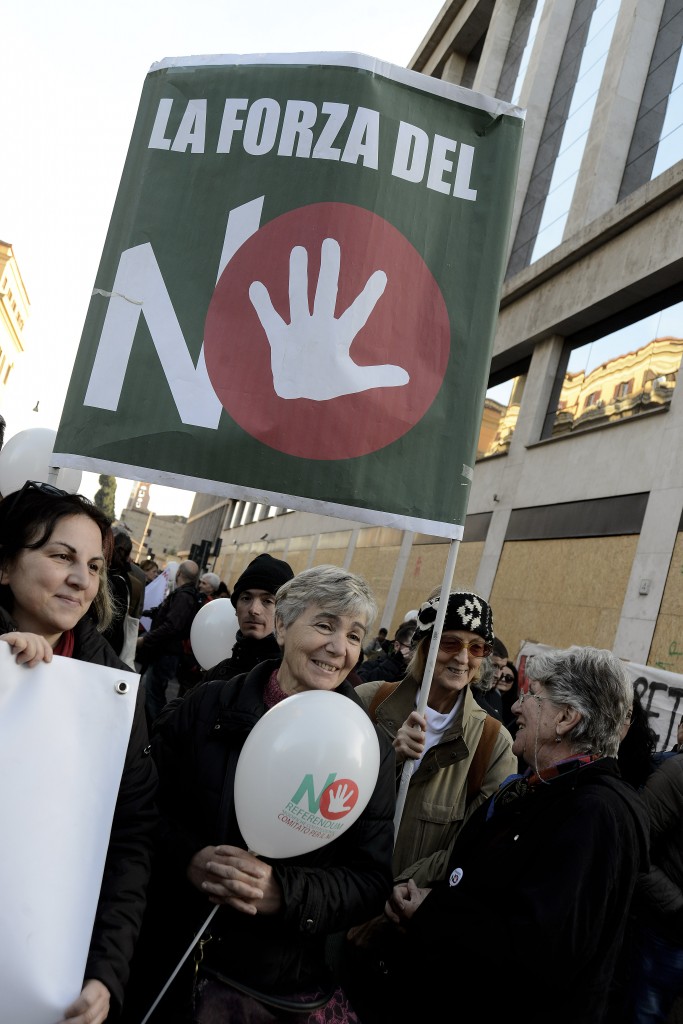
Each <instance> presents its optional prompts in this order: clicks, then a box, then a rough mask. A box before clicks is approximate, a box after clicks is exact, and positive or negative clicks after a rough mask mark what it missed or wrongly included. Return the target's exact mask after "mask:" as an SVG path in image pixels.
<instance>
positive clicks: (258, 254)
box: [204, 203, 450, 460]
mask: <svg viewBox="0 0 683 1024" xmlns="http://www.w3.org/2000/svg"><path fill="white" fill-rule="evenodd" d="M326 239H334V240H335V241H336V243H338V246H339V257H338V258H339V274H338V290H337V292H336V301H335V283H336V275H335V273H334V270H333V269H332V270H331V269H330V267H331V265H332V264H333V262H334V255H333V254H334V242H333V243H331V244H330V243H326V246H325V249H323V242H325V240H326ZM295 247H303V249H304V250H306V253H307V257H308V258H307V263H308V266H307V271H306V266H305V258H304V262H303V263H301V253H299V264H298V267H297V268H294V270H293V273H292V282H291V290H292V296H291V299H292V300H293V304H294V306H295V309H294V315H292V311H291V310H290V255H291V254H292V250H293V249H294V248H295ZM321 254H322V259H321ZM321 263H322V264H323V268H324V270H325V272H324V273H323V280H322V281H321V287H320V292H321V296H319V297H320V298H321V299H322V295H323V293H324V295H326V296H327V298H328V302H327V316H325V315H324V314H325V310H324V309H323V310H321V311H320V315H319V316H317V317H314V318H313V321H311V319H310V316H311V314H312V313H314V312H315V310H314V302H315V299H316V293H317V291H318V285H319V275H320V271H321ZM376 271H382V272H383V273H384V274H385V275H386V286H385V288H384V291H383V293H382V294H380V295H379V297H378V298H377V299H376V301H374V305H373V302H372V301H371V300H369V301H368V302H367V303H366V304H365V310H366V312H367V311H368V310H371V311H370V312H369V315H367V319H366V320H365V323H364V325H362V326H361V323H362V319H363V318H362V317H359V318H357V319H356V322H355V324H353V325H352V326H351V328H350V329H349V330H348V331H347V334H346V336H345V335H344V332H343V328H344V324H343V323H341V324H340V320H341V318H342V315H343V314H344V313H345V312H346V310H348V309H349V307H351V306H352V304H353V303H354V302H355V300H356V299H357V298H358V297H359V296H360V295H361V292H363V289H364V288H365V286H366V284H368V282H369V281H370V279H371V277H372V275H373V274H374V273H375V272H376ZM375 280H376V279H375ZM254 282H261V285H262V286H265V289H267V296H266V297H265V300H264V299H263V295H264V294H265V293H264V290H263V287H261V288H260V292H261V296H262V298H261V302H260V303H259V307H260V312H261V314H262V315H264V314H263V310H264V309H265V310H266V314H267V315H266V316H265V327H264V324H262V322H261V319H260V318H259V314H258V313H257V312H256V307H255V305H254V303H253V302H252V298H251V297H250V288H251V286H252V284H253V283H254ZM306 283H307V289H308V291H307V297H306V296H305V295H304V294H303V293H304V292H305V288H306ZM297 284H298V285H299V287H298V288H297V287H296V286H297ZM256 287H257V288H258V287H259V286H256ZM252 294H253V292H252ZM330 296H331V298H330ZM269 303H270V307H271V309H270V311H269V310H268V306H269ZM322 305H323V306H325V302H324V300H323V301H322ZM362 305H363V300H362V299H360V300H359V302H358V303H357V306H355V307H354V311H355V310H356V309H357V308H358V306H362ZM332 309H333V310H334V321H336V322H333V319H332V313H331V310H332ZM349 315H351V314H349ZM346 319H347V320H348V317H347V318H346ZM295 323H296V329H295V326H294V324H295ZM273 325H275V327H273ZM289 325H291V326H289ZM328 325H329V326H328ZM266 329H268V333H267V331H266ZM278 330H280V331H281V332H282V335H283V337H282V338H281V339H280V340H277V339H276V342H275V344H274V345H273V347H272V353H271V343H270V341H269V335H270V336H273V337H275V335H276V332H277V331H278ZM340 336H341V337H340ZM349 343H350V347H349ZM322 346H324V349H323V348H322ZM204 352H205V358H206V367H207V370H208V373H209V377H210V379H211V383H212V385H213V388H214V390H215V392H216V394H217V395H218V397H219V399H220V401H221V404H222V405H223V407H224V408H225V409H226V410H227V412H228V413H229V414H230V415H231V416H232V418H233V419H234V420H235V421H236V422H237V423H238V424H239V425H240V426H241V427H242V428H243V429H244V430H245V431H246V432H247V433H248V434H251V435H252V436H253V437H255V438H257V439H258V440H259V441H261V442H262V443H263V444H266V445H268V446H269V447H271V448H275V449H277V450H278V451H281V452H285V453H287V454H289V455H295V456H298V457H300V458H306V459H330V460H331V459H348V458H354V457H356V456H359V455H367V454H368V453H369V452H373V451H377V450H378V449H380V448H383V447H385V445H387V444H390V443H391V442H392V441H395V440H396V439H397V438H399V437H401V436H402V435H403V434H405V433H407V431H409V430H410V429H411V428H412V427H413V426H414V425H415V424H416V423H417V422H418V421H419V420H420V419H421V418H422V417H423V416H424V414H425V413H426V411H427V410H428V409H429V407H430V405H431V404H432V402H433V401H434V398H435V397H436V395H437V393H438V391H439V389H440V387H441V384H442V381H443V377H444V374H445V372H446V366H447V364H448V356H449V352H450V322H449V319H448V312H447V310H446V304H445V302H444V299H443V296H442V294H441V291H440V289H439V287H438V285H437V283H436V281H435V280H434V277H433V275H432V273H431V271H430V270H429V268H428V267H427V265H426V263H425V262H424V260H423V259H422V257H421V256H420V254H419V253H418V252H417V250H416V249H415V248H414V247H413V246H412V245H411V243H410V242H409V241H408V240H407V238H405V237H404V235H402V234H401V233H400V231H398V230H397V229H396V228H394V227H393V226H392V225H391V224H389V223H388V222H387V221H386V220H384V219H383V218H382V217H379V216H378V215H377V214H374V213H371V212H370V211H368V210H364V209H362V208H361V207H358V206H352V205H349V204H347V203H315V204H312V205H310V206H304V207H301V208H299V209H297V210H292V211H290V212H289V213H285V214H282V216H280V217H277V218H275V220H272V221H270V222H269V223H268V224H265V225H264V226H263V227H262V228H260V229H259V230H258V231H256V232H255V233H254V234H253V235H252V236H251V237H250V238H248V239H247V241H246V242H245V243H244V244H243V245H242V246H241V247H240V249H238V251H237V252H236V253H235V255H234V256H233V257H232V259H231V260H230V262H229V263H228V264H227V266H226V268H225V270H224V271H223V273H222V275H221V277H220V280H219V282H218V284H217V285H216V290H215V292H214V294H213V296H212V298H211V302H210V304H209V310H208V313H207V317H206V326H205V332H204ZM271 354H272V356H273V361H272V362H271ZM273 364H274V365H273ZM370 367H375V368H376V369H375V370H372V369H370ZM387 367H388V369H387ZM389 377H391V379H393V380H396V379H400V380H401V381H404V380H405V381H407V382H406V383H400V384H398V385H396V386H389V385H388V383H387V381H388V378H389ZM370 381H372V386H371V387H368V388H367V389H366V390H355V391H354V392H353V393H349V389H350V388H351V387H356V388H363V387H365V385H366V384H367V383H369V382H370ZM378 381H379V382H380V383H379V384H378V383H377V382H378ZM276 388H277V389H279V391H280V394H278V393H277V392H276ZM335 391H341V392H343V393H341V394H335ZM283 392H289V393H291V392H296V396H295V397H282V393H283Z"/></svg>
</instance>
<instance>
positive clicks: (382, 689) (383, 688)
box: [368, 679, 401, 722]
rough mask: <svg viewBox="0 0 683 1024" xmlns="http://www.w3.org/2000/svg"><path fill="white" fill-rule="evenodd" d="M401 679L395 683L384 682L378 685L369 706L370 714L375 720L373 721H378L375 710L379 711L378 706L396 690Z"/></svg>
mask: <svg viewBox="0 0 683 1024" xmlns="http://www.w3.org/2000/svg"><path fill="white" fill-rule="evenodd" d="M400 681H401V680H400V679H399V680H397V682H395V683H382V684H381V685H380V686H378V687H377V692H376V693H375V696H374V697H373V698H372V700H371V702H370V706H369V707H368V714H369V715H370V718H371V719H372V720H373V722H376V721H377V718H376V717H375V712H376V711H377V708H378V707H379V705H380V704H381V703H382V701H383V700H386V699H387V697H389V696H390V695H391V694H392V693H393V692H394V690H395V689H396V687H397V686H398V684H399V683H400Z"/></svg>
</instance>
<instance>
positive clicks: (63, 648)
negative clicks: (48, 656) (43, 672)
mask: <svg viewBox="0 0 683 1024" xmlns="http://www.w3.org/2000/svg"><path fill="white" fill-rule="evenodd" d="M54 653H55V654H60V655H61V656H62V658H73V654H74V631H73V629H67V630H66V631H65V632H64V633H62V635H61V636H60V638H59V640H58V641H57V646H56V647H55V648H54Z"/></svg>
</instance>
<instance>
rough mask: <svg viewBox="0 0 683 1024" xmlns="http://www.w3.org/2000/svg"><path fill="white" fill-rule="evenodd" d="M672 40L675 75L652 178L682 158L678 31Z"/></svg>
mask: <svg viewBox="0 0 683 1024" xmlns="http://www.w3.org/2000/svg"><path fill="white" fill-rule="evenodd" d="M678 6H679V10H678V19H677V20H678V21H680V18H681V11H680V4H679V5H678ZM669 27H671V26H669ZM672 38H675V39H676V41H677V43H678V57H677V60H676V73H675V75H674V80H673V84H672V86H671V92H670V93H669V97H668V99H667V103H666V114H665V115H664V121H663V123H662V128H661V131H660V133H659V141H658V144H657V155H656V157H655V162H654V164H653V167H652V177H653V178H656V177H657V176H658V175H659V174H661V173H662V172H663V171H666V170H667V169H668V168H669V167H673V165H674V164H675V163H678V161H679V160H680V159H681V157H683V49H681V44H680V30H679V33H678V35H677V36H674V34H673V32H672ZM675 57H676V54H675V52H674V53H673V54H672V55H671V57H670V58H669V60H673V59H674V58H675Z"/></svg>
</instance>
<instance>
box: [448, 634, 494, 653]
mask: <svg viewBox="0 0 683 1024" xmlns="http://www.w3.org/2000/svg"><path fill="white" fill-rule="evenodd" d="M465 647H466V648H467V653H468V654H469V655H471V657H473V658H488V656H489V654H490V653H491V652H492V650H493V647H492V646H491V644H487V643H486V642H485V641H484V640H460V639H459V637H457V636H446V637H441V639H440V640H439V649H440V650H442V651H443V652H444V654H460V652H461V651H462V650H463V648H465Z"/></svg>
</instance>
